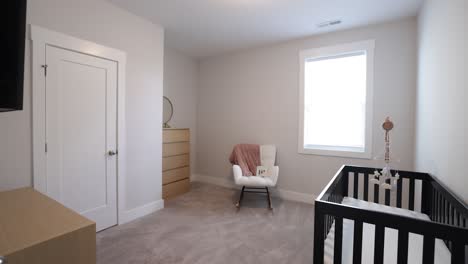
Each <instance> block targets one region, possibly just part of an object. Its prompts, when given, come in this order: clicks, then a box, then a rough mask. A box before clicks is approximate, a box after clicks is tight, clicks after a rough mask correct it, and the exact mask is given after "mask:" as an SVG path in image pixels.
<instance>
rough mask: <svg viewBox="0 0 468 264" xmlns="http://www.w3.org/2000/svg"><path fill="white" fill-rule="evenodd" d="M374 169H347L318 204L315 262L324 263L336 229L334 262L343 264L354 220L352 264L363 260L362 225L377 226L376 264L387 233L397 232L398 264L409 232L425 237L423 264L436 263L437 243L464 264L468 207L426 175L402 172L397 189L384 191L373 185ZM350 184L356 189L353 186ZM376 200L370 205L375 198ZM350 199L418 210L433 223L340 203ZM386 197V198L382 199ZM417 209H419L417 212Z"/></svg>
mask: <svg viewBox="0 0 468 264" xmlns="http://www.w3.org/2000/svg"><path fill="white" fill-rule="evenodd" d="M373 173H374V169H373V168H363V167H356V166H343V167H342V168H341V169H340V170H339V171H338V172H337V174H336V175H335V176H334V177H333V179H332V180H331V181H330V183H329V184H328V185H327V186H326V188H325V189H324V190H323V192H322V193H321V194H320V195H319V197H318V198H317V199H316V201H315V227H314V228H315V231H314V232H315V233H314V236H315V238H314V240H315V244H314V263H315V264H321V263H323V261H324V242H325V239H326V237H327V235H328V233H329V231H330V229H331V227H332V225H333V223H334V224H335V238H334V263H342V243H343V241H342V239H343V219H350V220H353V221H354V236H353V240H354V241H353V263H361V260H362V232H363V224H364V223H368V224H373V225H375V241H374V245H375V247H374V263H383V259H384V243H385V228H386V227H388V228H393V229H396V230H398V249H397V252H398V256H397V259H398V263H407V261H408V238H409V233H415V234H419V235H422V236H423V237H424V239H423V263H429V264H431V263H434V247H435V240H436V239H442V240H444V242H445V244H446V245H447V247H448V248H449V250H450V252H451V254H452V263H465V262H466V261H465V259H466V254H465V251H466V245H468V229H467V228H466V219H467V218H468V208H467V206H466V205H464V204H463V203H462V202H461V201H460V200H459V199H458V198H457V197H456V196H455V195H454V194H452V193H451V192H450V191H449V190H448V189H447V188H446V187H445V186H444V185H442V184H441V183H440V182H439V181H438V180H437V179H435V178H433V177H431V176H430V175H429V174H426V173H418V172H407V171H399V174H400V176H401V178H400V180H399V181H398V182H397V190H396V192H395V193H393V196H396V197H393V198H394V199H393V200H392V199H391V198H392V193H391V192H390V191H389V190H385V191H384V193H383V194H382V195H380V189H379V187H378V186H373V185H371V184H370V183H369V179H370V177H372V174H373ZM351 182H352V184H351ZM372 194H373V199H372V201H371V197H370V196H371V195H372ZM346 196H350V197H353V198H356V199H362V200H365V201H369V202H375V203H382V204H385V205H390V206H394V207H398V208H407V209H409V210H417V211H421V212H422V213H425V214H427V215H428V216H429V217H430V219H431V221H426V220H420V219H415V218H411V217H406V216H401V215H396V214H392V213H384V212H378V211H372V210H367V209H362V208H356V207H353V206H348V205H343V204H341V202H342V200H343V198H344V197H346ZM382 196H383V199H381V197H382ZM416 204H418V206H417V207H418V208H416V206H415V205H416Z"/></svg>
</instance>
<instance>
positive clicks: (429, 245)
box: [423, 235, 435, 264]
mask: <svg viewBox="0 0 468 264" xmlns="http://www.w3.org/2000/svg"><path fill="white" fill-rule="evenodd" d="M434 247H435V238H434V237H431V236H427V235H426V236H424V242H423V263H424V264H434Z"/></svg>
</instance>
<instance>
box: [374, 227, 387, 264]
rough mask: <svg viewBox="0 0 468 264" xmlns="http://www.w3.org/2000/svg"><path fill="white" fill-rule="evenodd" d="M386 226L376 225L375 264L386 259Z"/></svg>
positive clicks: (381, 263)
mask: <svg viewBox="0 0 468 264" xmlns="http://www.w3.org/2000/svg"><path fill="white" fill-rule="evenodd" d="M384 243H385V226H382V225H376V226H375V244H374V264H383V261H384Z"/></svg>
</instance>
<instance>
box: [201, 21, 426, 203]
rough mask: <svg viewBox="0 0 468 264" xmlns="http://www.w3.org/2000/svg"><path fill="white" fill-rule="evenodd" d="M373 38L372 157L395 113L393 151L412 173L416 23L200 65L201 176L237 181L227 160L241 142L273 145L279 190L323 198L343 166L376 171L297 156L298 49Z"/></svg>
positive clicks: (340, 161)
mask: <svg viewBox="0 0 468 264" xmlns="http://www.w3.org/2000/svg"><path fill="white" fill-rule="evenodd" d="M368 39H375V41H376V49H375V88H374V95H375V99H374V104H375V105H374V125H373V129H374V148H373V150H374V151H373V152H374V154H375V155H376V154H379V153H381V152H383V148H384V146H383V133H382V129H381V123H382V122H383V120H384V119H385V117H386V116H391V117H392V118H393V120H394V121H395V123H396V128H395V130H394V132H393V134H392V142H393V143H392V150H393V151H394V154H395V156H397V157H399V158H400V159H401V164H400V168H401V169H412V168H413V145H414V140H413V137H414V100H415V91H416V68H417V67H416V63H417V58H416V54H417V50H416V48H417V24H416V19H415V18H411V19H406V20H402V21H399V22H394V23H387V24H379V25H372V26H368V27H364V28H359V29H354V30H347V31H340V32H336V33H331V34H325V35H319V36H314V37H310V38H307V39H301V40H295V41H290V42H286V43H283V44H279V45H274V46H269V47H263V48H258V49H252V50H247V51H242V52H238V53H234V54H229V55H224V56H218V57H213V58H208V59H205V60H202V61H201V64H200V76H199V103H198V137H197V139H198V142H197V144H198V148H197V152H198V170H197V173H198V174H200V175H203V176H213V177H217V179H223V180H230V181H232V180H231V179H232V172H231V166H230V164H229V162H228V157H229V154H230V153H231V150H232V147H233V146H234V145H235V144H237V143H259V144H265V143H272V144H276V145H277V147H278V160H277V161H278V164H279V166H280V177H279V183H278V186H279V188H280V189H282V190H290V191H294V192H299V193H306V194H315V195H317V194H319V192H320V191H321V190H322V189H323V187H324V186H325V185H326V183H327V182H328V181H329V180H330V179H331V178H332V176H333V175H334V173H335V172H336V171H337V170H338V168H339V167H340V166H341V165H342V164H358V165H368V166H374V164H375V163H374V162H373V161H371V160H359V159H346V158H335V157H323V156H313V155H301V154H298V152H297V145H298V117H299V114H298V111H299V110H298V107H297V103H298V96H299V95H298V91H299V51H300V50H301V49H310V48H317V47H323V46H328V45H335V44H340V43H349V42H354V41H362V40H368ZM337 96H339V95H337ZM343 129H345V128H343Z"/></svg>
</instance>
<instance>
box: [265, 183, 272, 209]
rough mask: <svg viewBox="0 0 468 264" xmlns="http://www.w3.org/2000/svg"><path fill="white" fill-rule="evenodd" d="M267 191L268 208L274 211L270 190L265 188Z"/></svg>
mask: <svg viewBox="0 0 468 264" xmlns="http://www.w3.org/2000/svg"><path fill="white" fill-rule="evenodd" d="M265 189H266V191H267V196H268V208H270V210H273V206H272V205H271V196H270V190H268V187H265Z"/></svg>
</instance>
